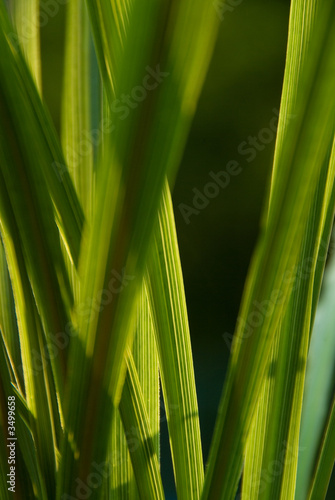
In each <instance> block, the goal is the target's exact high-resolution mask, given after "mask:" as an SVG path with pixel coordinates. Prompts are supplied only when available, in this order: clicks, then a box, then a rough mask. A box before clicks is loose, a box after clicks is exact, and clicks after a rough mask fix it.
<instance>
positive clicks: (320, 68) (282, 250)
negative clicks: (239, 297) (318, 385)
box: [202, 1, 335, 500]
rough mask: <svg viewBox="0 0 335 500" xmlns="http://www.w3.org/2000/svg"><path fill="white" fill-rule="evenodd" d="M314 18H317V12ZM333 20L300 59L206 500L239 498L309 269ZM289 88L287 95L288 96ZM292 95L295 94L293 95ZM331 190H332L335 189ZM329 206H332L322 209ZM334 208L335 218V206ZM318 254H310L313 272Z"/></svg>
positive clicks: (299, 5) (325, 133) (328, 102)
mask: <svg viewBox="0 0 335 500" xmlns="http://www.w3.org/2000/svg"><path fill="white" fill-rule="evenodd" d="M305 7H306V4H305V2H300V1H297V2H293V3H292V7H291V12H292V13H293V14H292V16H293V17H291V20H292V22H291V25H290V35H289V40H290V41H291V43H293V40H294V41H295V42H296V41H297V40H296V37H297V36H298V37H299V36H301V35H299V31H297V30H296V29H295V28H296V26H298V27H299V26H300V29H302V28H303V27H304V21H305V19H306V17H305V10H304V9H305ZM328 9H329V10H328ZM311 12H312V13H313V12H314V11H313V9H311ZM295 16H298V17H297V18H296V17H295ZM332 16H333V12H331V11H330V6H329V4H325V5H323V6H322V7H321V6H320V8H319V11H318V15H317V17H316V18H315V23H316V27H313V32H312V36H311V43H310V46H309V52H308V57H307V56H306V57H305V58H302V59H301V64H300V63H299V66H298V67H299V71H300V72H301V74H300V76H299V80H298V82H299V86H298V91H297V93H296V104H295V109H296V110H297V111H296V116H295V117H294V119H291V121H290V123H288V125H287V126H288V132H287V135H286V140H285V147H283V148H282V149H280V150H279V151H280V156H277V153H276V156H275V165H276V164H277V167H276V168H275V172H274V176H273V178H272V189H271V196H270V202H269V209H268V211H267V215H266V216H265V217H264V221H265V227H264V228H263V232H262V234H261V236H260V238H259V241H258V245H257V247H256V250H255V253H254V256H253V259H252V263H251V267H250V269H249V275H248V279H247V284H246V288H245V292H244V297H243V301H242V306H241V312H240V319H241V321H240V322H239V326H238V327H237V331H236V333H235V339H234V343H233V353H232V358H231V361H230V366H229V369H228V375H227V381H226V384H225V389H224V392H223V396H222V400H221V404H220V408H219V415H218V419H217V425H216V430H215V434H214V438H213V444H212V450H211V455H210V462H209V467H208V470H207V476H206V480H205V488H204V493H203V497H202V498H203V499H204V500H207V499H211V500H212V499H216V498H218V499H219V498H220V499H221V498H224V499H225V500H228V499H230V498H233V497H234V495H235V493H236V490H237V485H238V480H239V477H240V474H241V471H242V457H243V452H244V449H245V444H246V439H247V435H248V432H249V430H250V425H251V422H252V418H253V414H254V411H255V408H256V403H257V399H258V397H259V395H260V391H261V387H262V385H263V383H264V379H265V377H266V372H267V369H268V363H269V356H270V353H271V349H272V345H273V340H274V336H275V333H276V331H277V328H278V326H279V322H280V318H281V317H283V316H284V317H285V315H286V313H287V312H288V310H289V309H288V308H289V307H290V304H289V297H290V294H291V292H292V287H293V283H294V280H295V273H296V272H297V270H299V269H300V268H301V265H303V264H304V263H303V262H302V258H303V255H304V254H303V250H304V246H303V242H304V238H305V235H306V233H307V230H308V223H309V218H310V216H311V215H313V212H312V211H311V210H312V206H313V203H314V201H313V200H314V198H315V193H317V190H318V188H319V185H318V182H319V179H322V178H324V176H325V171H324V168H325V165H326V166H327V162H325V160H326V159H327V156H329V151H330V148H331V145H332V141H333V136H334V124H333V113H334V99H333V95H334V85H335V81H334V78H333V77H334V67H333V60H332V56H331V54H332V51H333V50H334V37H333V35H332V33H333V31H334V30H333V26H332V24H331V22H332V21H331V19H332ZM289 44H290V42H289ZM298 47H299V50H298ZM300 48H301V45H300V44H299V43H297V44H296V45H295V46H294V51H293V53H292V52H290V51H288V57H291V56H292V58H293V59H292V60H290V59H289V60H288V62H287V68H290V67H291V65H294V64H295V60H294V54H295V51H296V56H299V55H300ZM299 61H300V59H299ZM288 74H289V73H288ZM291 85H292V81H291V80H290V79H286V81H285V82H284V95H285V92H288V94H289V88H290V86H291ZM286 86H287V87H288V90H285V88H286ZM292 93H293V94H295V90H294V89H292ZM293 100H294V99H293ZM282 109H283V111H282ZM282 112H283V113H284V115H283V118H288V116H287V115H286V113H287V108H286V107H285V105H284V107H283V108H281V113H282ZM282 125H283V122H282ZM280 126H281V123H279V127H280ZM330 170H331V169H330ZM330 180H331V179H330ZM321 186H322V184H321ZM327 189H328V190H331V189H332V184H330V185H329V186H327ZM327 199H328V200H329V199H330V196H329V194H326V195H325V200H327ZM326 207H327V204H325V205H324V207H323V210H325V209H326ZM329 209H330V211H333V207H329ZM323 210H322V212H321V213H319V214H318V217H319V220H317V219H316V221H315V230H314V232H313V233H311V234H308V238H309V239H310V241H312V242H313V245H316V247H315V251H316V252H318V250H319V249H318V245H320V241H319V239H320V233H319V225H322V224H323V222H324V218H325V212H324V211H323ZM292 214H294V217H293V218H292ZM293 242H294V245H293ZM316 255H317V253H316V254H315V252H313V255H312V259H313V260H312V264H313V265H312V270H313V269H314V267H315V256H316ZM309 300H310V299H309ZM269 302H270V304H271V302H272V312H271V314H270V313H269V314H263V315H262V321H258V322H257V321H252V323H253V326H252V327H251V326H250V324H249V325H248V323H249V322H250V320H251V319H252V320H253V318H255V312H256V309H255V305H257V304H258V305H259V304H260V305H263V306H264V305H266V304H269ZM299 306H300V305H299ZM242 320H243V321H242ZM246 326H248V330H247V328H246ZM274 446H276V443H275V444H274Z"/></svg>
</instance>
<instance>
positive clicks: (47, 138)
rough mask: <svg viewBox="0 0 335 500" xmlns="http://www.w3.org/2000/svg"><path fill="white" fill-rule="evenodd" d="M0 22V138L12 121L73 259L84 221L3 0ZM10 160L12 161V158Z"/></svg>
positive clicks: (5, 138) (10, 139)
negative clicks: (0, 107) (48, 199)
mask: <svg viewBox="0 0 335 500" xmlns="http://www.w3.org/2000/svg"><path fill="white" fill-rule="evenodd" d="M0 25H1V36H0V44H1V53H2V54H3V57H2V58H1V65H0V75H1V100H3V101H4V103H5V104H2V106H3V105H5V106H6V107H7V108H8V111H6V112H5V110H4V109H3V111H2V124H1V127H2V133H1V137H2V140H3V141H4V142H5V141H6V142H7V143H8V144H13V137H8V135H9V133H10V129H11V127H9V124H10V123H11V122H12V126H13V127H14V129H15V135H16V141H17V142H18V144H17V145H16V149H18V151H20V152H21V154H22V155H23V159H24V164H25V166H26V168H27V170H26V172H27V173H28V172H29V174H30V175H31V176H32V180H34V183H35V185H39V184H40V183H41V182H42V183H46V184H47V188H46V189H45V191H47V190H48V191H49V192H50V195H51V198H52V200H53V204H54V206H55V210H56V215H57V223H58V225H59V228H60V230H61V233H62V235H63V238H64V240H65V242H66V245H67V247H68V248H69V253H70V255H71V257H72V260H73V261H74V263H75V264H76V263H77V262H78V257H79V248H80V234H81V229H82V225H83V214H82V209H81V207H80V204H79V203H78V199H77V196H76V193H75V191H74V188H73V185H72V182H71V179H70V177H69V173H68V170H67V167H66V165H65V160H64V157H63V154H62V151H61V148H60V145H59V142H58V139H57V136H56V133H55V130H54V127H53V125H52V123H51V119H50V117H49V115H48V113H47V111H46V110H45V108H44V106H43V105H42V102H41V99H40V96H39V94H38V91H37V90H36V86H35V84H34V81H33V79H32V77H31V74H30V71H29V69H28V67H27V65H26V63H25V60H24V58H23V56H22V54H21V52H20V50H19V49H18V46H17V44H15V43H14V42H13V41H12V39H11V34H12V32H13V28H12V26H11V25H10V23H9V20H8V16H7V13H6V9H5V6H4V4H3V2H1V4H0ZM5 113H6V114H7V113H9V115H10V117H11V119H10V121H8V120H9V117H6V120H7V121H6V122H4V120H5V116H6V115H5ZM8 129H9V130H8ZM13 165H16V162H15V161H14V163H13ZM28 166H29V168H28ZM33 173H34V176H33V175H32V174H33ZM51 254H52V252H51ZM55 262H57V261H55Z"/></svg>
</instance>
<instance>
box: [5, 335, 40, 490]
mask: <svg viewBox="0 0 335 500" xmlns="http://www.w3.org/2000/svg"><path fill="white" fill-rule="evenodd" d="M0 335H1V339H0V343H1V345H0V380H1V385H2V387H3V393H4V394H5V396H6V403H7V398H8V396H10V397H13V396H14V397H15V434H16V437H17V441H16V456H17V458H18V460H17V462H18V464H20V453H22V457H23V460H24V464H25V467H26V470H27V473H28V475H29V483H31V485H30V484H27V482H25V488H26V490H25V498H30V496H29V493H28V492H29V491H30V489H33V491H35V492H36V494H37V497H38V498H39V499H41V500H47V499H48V495H47V490H46V487H45V483H44V479H45V476H43V468H41V467H40V465H39V459H38V452H37V449H36V443H37V444H38V441H34V439H33V435H32V432H31V430H30V427H29V422H31V421H32V420H33V419H32V416H31V414H30V411H29V409H28V408H27V406H26V401H25V400H24V398H23V396H22V394H21V393H20V392H19V391H18V390H17V389H16V388H15V386H13V385H12V383H11V377H10V374H9V370H8V368H9V365H10V363H9V359H8V357H7V358H6V354H7V355H8V353H7V352H6V348H5V345H4V343H3V334H2V332H0ZM12 369H13V367H12ZM4 417H5V418H7V404H6V412H5V413H4ZM5 428H6V429H7V425H6V426H5ZM1 434H2V433H1ZM5 438H7V433H5ZM6 442H8V441H7V440H6ZM18 464H17V463H16V465H15V469H16V472H15V476H16V484H17V489H18V490H19V489H20V487H21V484H23V478H22V477H19V474H20V472H21V473H22V465H21V470H20V467H18ZM1 470H2V471H7V470H9V465H8V463H7V460H6V466H4V467H3V468H2V469H1ZM6 474H7V472H6ZM2 475H4V474H2ZM6 477H7V475H6ZM7 488H8V484H7V485H6V490H7V492H8V489H7ZM21 495H23V493H22V492H21ZM1 498H6V495H5V494H3V495H2V496H1Z"/></svg>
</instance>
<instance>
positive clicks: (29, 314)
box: [0, 183, 61, 498]
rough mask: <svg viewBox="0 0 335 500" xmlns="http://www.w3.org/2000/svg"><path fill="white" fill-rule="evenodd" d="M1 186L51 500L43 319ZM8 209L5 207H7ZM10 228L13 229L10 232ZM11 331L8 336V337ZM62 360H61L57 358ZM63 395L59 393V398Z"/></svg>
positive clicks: (28, 386) (34, 419)
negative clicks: (38, 310) (38, 311)
mask: <svg viewBox="0 0 335 500" xmlns="http://www.w3.org/2000/svg"><path fill="white" fill-rule="evenodd" d="M3 188H4V185H3V183H1V188H0V191H1V193H0V194H1V196H0V211H1V226H0V227H1V234H2V238H3V242H4V247H5V249H6V256H7V262H8V268H9V272H10V276H11V282H12V287H13V293H14V299H15V307H16V314H17V317H18V325H19V333H20V345H21V357H22V366H23V375H24V386H25V395H26V400H27V406H28V408H29V411H30V414H31V419H30V422H29V424H30V426H31V428H32V429H33V434H34V438H35V440H36V443H37V449H38V454H39V463H40V467H41V470H42V471H43V475H44V477H45V479H46V484H47V489H48V495H49V498H53V495H54V491H55V475H56V462H57V459H56V445H55V439H56V437H55V430H54V417H53V411H52V410H51V408H50V403H49V400H48V391H47V387H46V379H45V376H44V370H43V369H44V366H43V365H44V364H45V363H46V362H47V363H48V362H49V361H46V360H47V358H45V356H46V354H45V353H46V352H47V351H46V350H47V348H46V341H45V338H44V335H43V333H42V329H41V324H40V319H39V316H38V313H37V310H36V305H35V301H34V298H33V294H32V290H31V287H30V283H29V279H28V276H27V273H26V268H25V261H24V257H23V255H22V251H21V248H20V244H19V243H18V240H19V236H18V229H17V227H16V224H15V222H14V216H13V213H12V212H11V210H10V203H9V200H8V198H7V195H6V193H5V192H4V189H3ZM4 207H5V208H4ZM8 228H10V230H9V229H8ZM8 334H9V332H8V333H7V335H8ZM58 361H59V359H58ZM53 366H54V373H55V375H56V376H57V375H58V377H60V373H59V370H58V369H57V367H58V366H59V365H58V363H57V358H56V360H54V361H53ZM60 396H61V394H59V397H60Z"/></svg>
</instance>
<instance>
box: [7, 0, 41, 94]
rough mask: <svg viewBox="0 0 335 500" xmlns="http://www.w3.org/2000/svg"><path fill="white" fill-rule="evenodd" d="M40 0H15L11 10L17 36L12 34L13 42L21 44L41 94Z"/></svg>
mask: <svg viewBox="0 0 335 500" xmlns="http://www.w3.org/2000/svg"><path fill="white" fill-rule="evenodd" d="M39 8H40V2H39V0H30V1H29V2H27V1H26V0H15V2H12V4H11V10H12V15H13V20H14V25H15V27H16V31H17V34H15V33H12V37H11V38H12V40H16V41H18V42H19V44H20V46H21V48H22V51H23V53H24V55H25V58H26V61H27V63H28V66H29V68H30V71H31V74H32V75H33V78H34V80H35V83H36V86H37V88H38V89H39V91H40V92H41V90H42V76H41V58H40V26H39V23H38V22H37V20H38V19H39Z"/></svg>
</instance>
